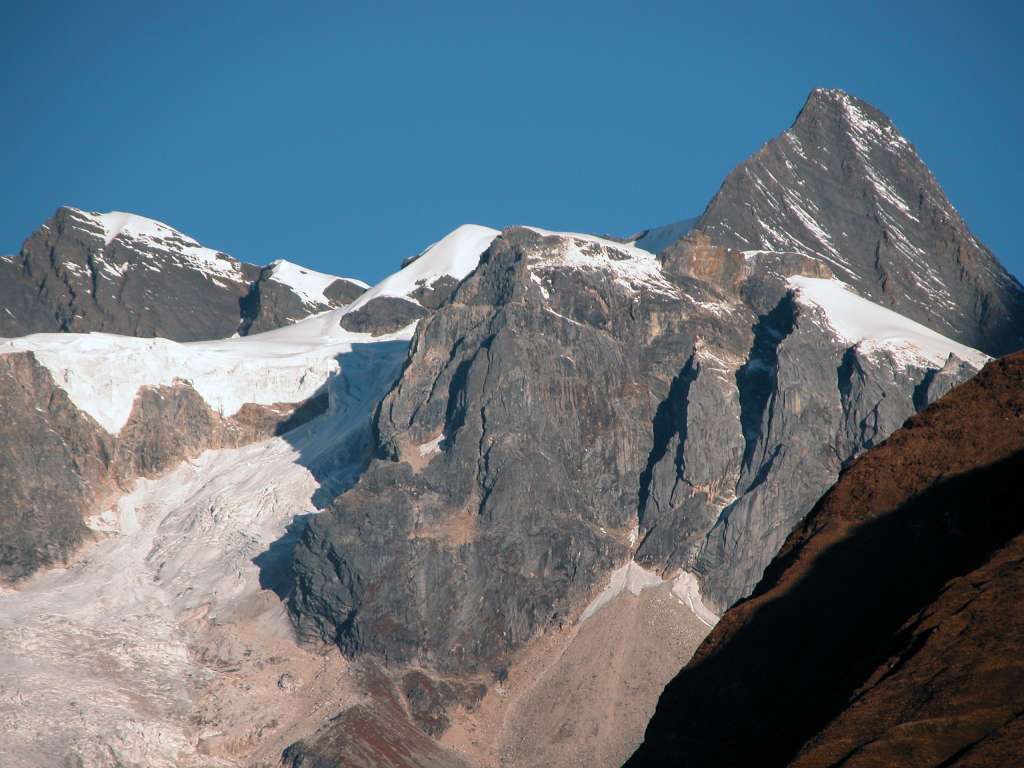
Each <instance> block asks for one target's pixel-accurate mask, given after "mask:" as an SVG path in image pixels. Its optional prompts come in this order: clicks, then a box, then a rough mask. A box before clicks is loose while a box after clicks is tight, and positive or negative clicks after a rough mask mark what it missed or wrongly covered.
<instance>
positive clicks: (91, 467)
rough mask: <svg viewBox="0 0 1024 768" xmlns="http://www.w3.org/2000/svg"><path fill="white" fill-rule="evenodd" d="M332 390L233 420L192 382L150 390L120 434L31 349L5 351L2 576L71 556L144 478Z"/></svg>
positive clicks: (227, 443) (269, 428) (248, 408)
mask: <svg viewBox="0 0 1024 768" xmlns="http://www.w3.org/2000/svg"><path fill="white" fill-rule="evenodd" d="M326 408H327V401H326V395H319V396H317V397H315V398H312V399H310V400H309V401H307V402H306V403H301V404H297V405H286V404H280V405H273V406H260V405H254V404H251V403H247V404H246V405H245V406H243V407H242V409H241V410H240V411H239V412H238V413H237V414H235V415H234V416H231V417H228V418H224V417H222V416H220V415H219V414H217V413H216V412H214V411H213V410H211V408H210V406H209V405H208V404H207V403H206V401H205V400H203V398H202V397H200V396H199V395H198V394H197V393H196V391H195V390H194V389H193V388H192V387H191V386H190V385H189V384H188V383H185V382H178V383H176V384H174V385H173V386H163V387H143V388H142V389H140V390H139V392H138V394H137V395H136V398H135V403H134V406H133V408H132V412H131V416H130V417H129V419H128V422H127V423H126V424H125V426H124V427H123V428H122V429H121V431H120V432H119V433H118V434H117V435H116V436H115V435H111V434H109V433H108V432H106V431H105V430H104V429H103V428H102V427H100V425H99V424H98V423H97V422H96V421H95V420H94V419H93V418H92V417H91V416H89V415H88V414H87V413H85V412H83V411H81V410H79V408H78V407H76V406H75V405H74V403H72V401H71V400H70V398H69V397H68V395H67V393H66V392H65V391H64V390H63V389H61V388H60V387H58V386H55V385H54V381H53V377H52V375H51V374H50V372H49V371H48V370H47V369H46V368H44V367H43V366H42V365H40V364H39V363H38V362H37V361H36V359H35V356H34V355H33V354H32V353H20V354H7V355H0V412H2V415H3V419H2V425H0V579H2V580H4V581H17V580H19V579H22V578H25V577H26V576H29V575H31V574H32V573H33V572H35V571H36V570H38V569H39V568H42V567H44V566H48V565H53V564H56V563H63V562H67V561H68V560H69V559H70V558H71V557H72V555H73V554H74V552H75V550H76V549H77V548H78V547H79V546H80V545H81V544H82V543H83V542H84V541H85V540H86V539H87V538H89V537H90V535H91V532H90V529H89V528H88V526H87V525H86V518H87V517H88V516H89V515H92V514H96V513H98V512H101V511H103V508H105V507H106V506H109V505H110V504H111V503H112V501H113V500H114V498H116V496H118V495H119V494H120V493H122V492H124V491H125V490H126V489H127V488H128V487H129V485H130V483H131V481H133V480H134V479H135V478H138V477H153V476H155V475H157V474H160V473H162V472H164V471H166V470H168V469H170V468H171V467H173V466H175V465H176V464H178V463H179V462H181V461H183V460H185V459H189V458H192V457H194V456H197V455H198V454H199V453H201V452H202V451H204V450H206V449H208V448H224V447H235V446H239V445H244V444H246V443H249V442H252V441H255V440H259V439H262V438H264V437H268V436H270V435H274V434H281V433H282V432H283V431H286V430H288V429H291V428H294V427H296V426H299V425H300V424H302V423H304V422H305V421H308V420H309V419H310V418H313V417H315V416H316V415H318V414H320V413H323V412H324V411H325V410H326Z"/></svg>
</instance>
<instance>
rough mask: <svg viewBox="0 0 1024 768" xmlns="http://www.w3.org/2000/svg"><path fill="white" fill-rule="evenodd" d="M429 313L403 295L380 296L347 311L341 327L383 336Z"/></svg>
mask: <svg viewBox="0 0 1024 768" xmlns="http://www.w3.org/2000/svg"><path fill="white" fill-rule="evenodd" d="M425 315H427V310H426V309H425V308H424V307H422V306H420V305H419V304H418V303H416V302H414V301H409V300H408V299H405V298H402V297H401V296H378V297H376V298H374V299H372V300H370V301H368V302H367V303H366V304H363V305H362V306H360V307H356V308H353V310H352V311H351V312H346V313H345V314H344V315H343V316H342V318H341V327H342V328H344V329H345V330H346V331H352V332H353V333H369V334H372V335H373V336H383V335H384V334H387V333H394V332H395V331H398V330H401V329H402V328H405V327H406V326H407V325H409V323H414V322H416V321H417V320H419V319H420V318H421V317H424V316H425Z"/></svg>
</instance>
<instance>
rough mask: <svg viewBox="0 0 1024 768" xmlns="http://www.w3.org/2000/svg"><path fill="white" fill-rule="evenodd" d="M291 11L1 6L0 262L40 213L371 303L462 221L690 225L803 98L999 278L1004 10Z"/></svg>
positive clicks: (1021, 170)
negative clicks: (184, 242)
mask: <svg viewBox="0 0 1024 768" xmlns="http://www.w3.org/2000/svg"><path fill="white" fill-rule="evenodd" d="M157 5H160V6H163V7H162V9H154V8H150V7H148V6H157ZM488 5H492V6H494V7H495V8H503V9H504V10H487V9H486V6H488ZM291 6H292V4H290V3H263V2H247V3H241V2H237V3H235V2H216V1H211V0H207V1H206V2H202V3H192V2H179V3H137V2H136V3H124V4H121V3H106V2H91V3H82V2H74V3H50V2H43V1H40V0H35V1H33V2H18V1H16V0H15V1H12V0H7V2H4V3H3V7H2V9H0V98H2V104H3V112H4V114H3V117H2V119H0V169H2V191H0V253H3V252H15V251H16V250H17V249H18V247H19V245H20V243H21V241H22V240H23V239H24V238H25V237H26V236H27V235H28V234H29V232H30V231H31V230H32V229H34V228H35V227H36V226H38V225H39V224H40V223H41V222H42V221H43V220H45V219H46V217H47V216H49V215H50V214H51V213H52V212H53V210H54V209H55V208H56V207H57V206H59V205H61V204H69V205H74V206H77V207H80V208H85V209H89V210H101V211H106V210H111V209H115V210H127V211H134V212H137V213H141V214H144V215H147V216H152V217H154V218H157V219H161V220H163V221H166V222H167V223H169V224H171V225H173V226H176V227H177V228H179V229H181V230H183V231H185V232H188V233H189V234H192V235H193V236H195V237H196V238H198V239H200V240H201V241H203V242H204V243H206V244H208V245H210V246H213V247H217V248H220V249H222V250H224V251H227V252H228V253H231V254H233V255H235V256H237V257H239V258H241V259H244V260H247V261H252V262H256V263H265V262H267V261H270V260H271V259H275V258H288V259H292V260H294V261H298V262H300V263H304V264H306V265H308V266H311V267H314V268H317V269H322V270H325V271H330V272H335V273H338V274H347V275H353V276H357V277H362V278H364V279H367V280H369V281H371V282H372V281H374V280H376V279H378V278H380V277H382V276H383V275H385V274H387V273H389V272H391V271H393V270H394V269H395V268H396V266H397V265H398V263H399V261H400V260H401V259H402V258H403V257H405V256H407V255H409V254H411V253H414V252H416V251H418V250H419V249H420V248H421V247H422V246H424V245H425V244H427V243H429V242H431V241H432V240H434V239H436V238H437V237H439V236H441V235H443V234H444V233H445V232H447V231H448V230H450V229H452V228H453V227H455V226H457V225H458V224H460V223H464V222H474V223H480V224H488V225H491V226H495V227H502V226H505V225H509V224H516V223H531V224H536V225H538V226H543V227H548V228H553V229H572V230H578V231H592V232H616V233H623V234H625V233H629V232H632V231H635V230H637V229H641V228H643V227H646V226H651V225H657V224H661V223H666V222H669V221H673V220H675V219H679V218H684V217H687V216H692V215H697V214H699V213H700V212H701V211H702V210H703V208H704V206H705V204H706V203H707V201H708V200H709V199H710V197H711V196H712V195H713V194H714V192H715V191H716V190H717V189H718V186H719V184H720V183H721V181H722V179H723V178H724V177H725V175H726V174H727V173H728V172H729V170H731V169H732V168H733V167H734V166H735V165H736V164H737V163H739V162H741V161H742V160H743V159H744V157H746V156H747V155H748V154H749V153H750V152H752V151H754V150H756V149H757V148H758V147H759V146H760V145H761V144H762V143H763V142H764V141H766V140H767V139H769V138H770V137H772V136H774V135H775V134H777V133H779V132H780V131H782V130H783V129H785V128H786V127H787V126H788V125H789V124H790V122H791V121H792V120H793V118H794V117H795V115H796V113H797V111H798V110H799V109H800V107H801V105H802V104H803V101H804V98H805V97H806V95H807V93H808V92H809V91H810V90H811V88H813V87H815V86H819V85H823V86H836V87H841V88H844V89H846V90H848V91H850V92H852V93H854V94H856V95H858V96H860V97H862V98H864V99H866V100H868V101H870V102H872V103H874V104H875V105H876V106H878V107H879V108H881V109H882V110H883V111H885V112H887V113H888V114H889V115H890V116H891V117H892V118H893V119H894V120H895V122H896V124H897V126H898V127H899V128H900V129H901V130H902V131H903V132H904V133H905V134H906V135H907V137H908V138H910V140H911V141H913V142H914V143H915V144H916V145H917V147H918V149H919V150H920V152H921V154H922V156H923V157H924V159H925V161H926V162H927V163H928V164H929V165H930V166H931V168H932V170H933V171H934V172H935V175H936V176H937V178H938V179H939V181H940V183H941V184H942V185H943V186H944V188H945V190H946V192H947V194H948V195H949V196H950V198H951V199H952V201H953V203H954V204H955V205H956V206H957V207H958V208H959V210H960V211H961V213H962V214H963V215H964V216H965V218H966V219H967V221H968V223H969V224H970V225H971V227H972V228H973V230H974V232H975V233H976V234H977V235H978V236H979V237H980V238H981V239H982V240H984V241H985V242H986V243H987V244H988V245H989V246H990V247H991V248H992V249H993V250H994V251H995V252H996V254H997V255H998V256H999V257H1000V258H1001V259H1002V261H1003V262H1004V263H1005V264H1006V265H1007V266H1009V267H1010V269H1011V270H1012V271H1014V272H1015V273H1016V274H1017V275H1018V276H1021V275H1024V251H1022V250H1021V248H1020V245H1019V241H1018V240H1019V236H1020V230H1021V226H1020V223H1021V211H1022V208H1024V204H1022V203H1024V201H1022V199H1021V198H1022V191H1021V190H1022V189H1024V187H1022V184H1021V179H1022V177H1024V159H1022V148H1021V144H1022V137H1024V79H1022V72H1024V69H1022V67H1024V65H1022V64H1021V53H1020V48H1019V45H1020V36H1021V33H1022V32H1024V12H1022V11H1021V10H1020V7H1019V5H1018V4H1016V3H1009V2H974V3H964V2H956V3H952V2H906V3H877V4H875V3H856V4H854V3H827V2H826V3H822V2H815V3H787V2H773V3H749V4H747V3H708V2H701V3H694V4H692V5H691V6H690V7H686V5H685V4H684V3H664V4H661V3H649V4H648V3H625V2H618V3H614V4H607V5H605V4H602V3H597V2H578V3H558V2H553V1H552V0H548V2H543V3H531V2H516V3H503V4H500V5H499V4H491V3H481V2H464V3H444V2H435V3H398V2H391V3H385V2H375V3H355V2H334V3H322V4H320V3H306V4H304V6H303V8H301V9H297V8H293V7H291ZM891 6H899V8H893V7H891Z"/></svg>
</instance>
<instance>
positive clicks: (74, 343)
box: [0, 310, 415, 434]
mask: <svg viewBox="0 0 1024 768" xmlns="http://www.w3.org/2000/svg"><path fill="white" fill-rule="evenodd" d="M343 311H344V310H332V311H330V312H325V313H322V314H320V315H315V316H313V317H309V318H306V319H305V320H302V321H300V322H298V323H295V324H294V325H289V326H285V327H284V328H278V329H275V330H273V331H267V332H266V333H260V334H255V335H252V336H244V337H236V338H231V339H223V340H218V341H197V342H189V343H185V344H182V343H178V342H175V341H169V340H167V339H159V338H154V339H142V338H136V337H132V336H117V335H114V334H107V333H84V334H79V333H41V334H33V335H31V336H23V337H20V338H17V339H5V340H0V354H3V353H8V352H32V353H34V354H35V356H36V359H37V360H38V361H39V362H40V363H41V364H42V365H43V366H45V367H46V368H47V369H48V370H49V371H50V373H51V374H52V375H53V378H54V381H55V382H56V383H57V384H58V386H60V387H61V388H63V389H64V390H65V391H67V393H68V396H69V397H70V398H71V400H72V402H74V404H75V405H77V406H78V407H79V408H80V409H81V410H83V411H85V412H86V413H88V414H89V415H90V416H92V417H93V418H94V419H96V421H97V422H98V423H99V424H100V426H102V427H103V428H104V429H105V430H107V431H108V432H110V433H111V434H117V433H119V432H120V431H121V429H122V428H123V427H124V425H125V423H126V422H127V421H128V417H129V416H130V415H131V410H132V406H133V404H134V402H135V395H136V393H137V392H138V391H139V388H140V387H143V386H161V385H169V384H172V383H174V382H175V381H178V380H181V381H187V382H189V383H190V384H191V385H192V387H193V388H194V389H195V390H196V391H197V392H198V393H199V394H200V396H202V398H203V399H204V400H206V402H207V403H208V404H209V405H210V407H211V408H213V410H215V411H217V412H218V413H220V414H221V415H223V416H231V415H233V414H235V413H237V412H238V410H239V409H240V408H241V407H242V406H243V405H244V404H245V403H256V404H259V405H272V404H274V403H297V402H301V401H302V400H305V399H306V398H308V397H311V396H312V395H314V394H316V392H317V391H318V390H319V389H320V388H321V387H322V386H323V385H324V384H325V382H326V381H327V379H328V378H329V377H331V376H333V375H334V374H336V373H337V372H338V370H339V367H340V364H339V362H338V361H339V359H340V358H341V357H342V356H344V355H346V354H349V353H351V352H352V350H353V347H354V346H355V345H359V344H367V343H371V342H373V343H376V342H384V341H407V340H408V339H410V338H411V337H412V333H413V330H414V328H415V324H411V325H409V326H408V327H406V328H403V329H402V330H400V331H398V332H396V333H393V334H390V335H386V336H376V337H374V336H370V334H366V333H351V332H349V331H346V330H344V329H342V328H341V326H340V325H338V321H339V319H340V317H341V313H342V312H343Z"/></svg>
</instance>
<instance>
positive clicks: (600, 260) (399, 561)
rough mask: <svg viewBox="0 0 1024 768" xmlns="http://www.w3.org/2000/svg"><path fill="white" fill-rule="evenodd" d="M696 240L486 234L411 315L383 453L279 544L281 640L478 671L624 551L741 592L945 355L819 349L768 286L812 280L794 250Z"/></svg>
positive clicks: (899, 416)
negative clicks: (915, 357) (453, 280)
mask: <svg viewBox="0 0 1024 768" xmlns="http://www.w3.org/2000/svg"><path fill="white" fill-rule="evenodd" d="M698 246H699V248H701V249H704V250H703V251H700V253H699V254H698V256H695V257H693V258H689V259H686V258H683V259H679V260H677V261H672V257H671V255H667V256H666V257H665V265H664V268H663V265H662V263H661V262H660V261H658V260H657V259H655V258H654V257H652V256H650V255H649V254H645V253H644V252H642V251H639V250H637V249H632V248H629V247H628V246H623V245H619V244H616V243H612V242H608V241H602V240H600V239H598V238H588V237H582V236H574V235H549V234H544V233H539V232H536V231H533V230H530V229H523V228H517V229H510V230H506V231H505V232H503V233H502V235H501V237H500V238H498V239H497V240H495V241H494V243H493V244H492V245H491V247H490V249H489V250H488V251H487V252H486V253H485V254H484V256H483V257H482V259H481V263H480V266H479V268H478V269H477V270H476V271H475V272H474V273H473V274H472V275H470V276H469V277H468V278H467V279H466V280H464V281H463V282H462V283H461V284H460V285H459V287H458V288H457V289H456V291H455V293H454V295H453V296H452V298H451V300H450V301H449V302H448V303H446V304H444V305H442V306H441V307H440V308H439V309H438V310H437V311H436V312H435V313H434V314H433V315H431V316H429V317H427V318H425V319H424V320H422V321H421V324H420V326H419V328H418V330H417V333H416V336H415V337H414V340H413V343H412V347H411V351H410V357H409V360H408V362H407V365H406V367H405V370H404V372H403V374H402V376H401V377H400V379H399V380H398V382H397V383H396V385H395V386H394V388H393V389H392V391H391V393H390V394H389V395H388V396H387V397H386V398H385V399H384V401H383V403H382V404H381V407H380V409H379V411H378V414H377V416H376V419H375V433H376V440H377V445H376V453H377V455H378V457H379V458H377V459H376V460H375V461H373V462H372V463H371V464H370V466H369V467H368V468H367V470H366V471H365V472H364V474H363V475H362V477H361V478H360V480H359V482H358V483H357V485H356V486H355V487H354V488H352V489H351V490H350V491H348V492H347V493H345V494H343V495H341V496H340V497H338V498H337V499H335V500H334V502H333V503H332V504H331V506H330V507H329V508H328V509H327V511H326V512H325V513H323V514H321V515H319V516H318V517H317V518H315V519H314V520H313V521H311V524H310V525H309V527H308V528H307V530H306V531H305V533H304V535H303V537H302V539H301V541H300V543H299V545H298V546H297V549H296V555H295V573H296V580H295V589H294V591H293V594H292V597H291V603H290V609H291V611H292V615H293V617H294V619H295V621H296V625H297V627H298V629H299V631H300V634H301V635H302V636H303V637H304V638H306V639H311V640H314V639H315V640H325V641H328V642H336V643H338V644H339V645H340V646H341V647H342V649H344V650H345V651H346V652H348V653H350V654H358V653H368V654H372V655H375V656H378V657H380V658H383V659H386V660H387V661H388V662H389V663H393V664H406V663H415V664H418V665H421V666H422V667H424V668H427V669H434V670H438V671H440V672H441V673H444V674H462V673H470V672H474V673H480V672H488V671H493V670H496V669H500V668H501V665H502V664H503V662H504V659H506V658H507V656H508V654H510V653H512V652H514V651H515V650H517V649H519V648H521V647H523V645H524V644H526V643H527V642H529V641H530V640H531V639H533V638H535V637H536V636H537V635H538V634H540V633H542V632H544V631H545V630H546V629H548V628H550V627H552V626H557V625H558V624H559V623H561V622H564V621H566V620H571V619H572V618H573V617H574V616H576V615H577V614H578V612H579V611H580V610H581V608H582V606H583V605H584V604H585V603H586V601H587V599H588V597H589V596H590V595H591V594H593V592H594V590H595V587H596V586H597V585H598V584H599V583H603V581H604V580H605V578H606V577H607V575H608V574H609V572H610V571H611V570H612V569H613V568H616V567H618V566H619V565H621V564H622V563H623V562H625V561H627V560H629V559H630V558H632V557H635V558H636V559H637V560H638V561H640V562H641V563H643V564H644V565H646V566H647V567H649V568H653V569H656V570H658V571H659V572H661V573H662V574H664V575H671V574H673V573H678V572H679V571H680V570H689V571H693V572H695V573H696V574H697V576H698V578H699V580H700V583H701V587H702V589H703V591H704V593H705V598H706V599H707V600H708V601H709V603H710V604H711V605H712V606H713V607H717V608H719V609H724V608H725V607H727V606H728V605H729V604H731V603H732V602H733V601H735V600H736V599H738V598H739V597H741V596H743V595H745V594H747V593H748V592H749V591H750V589H752V588H753V586H754V584H756V582H757V580H758V579H759V578H760V576H761V572H762V570H763V568H764V566H765V565H766V564H767V562H768V561H769V560H770V558H771V556H772V554H774V552H775V551H776V550H777V548H778V547H779V546H781V544H782V542H783V541H784V539H785V536H786V534H787V533H788V532H789V530H791V528H792V526H793V525H795V524H796V523H797V522H798V521H799V520H800V519H801V518H802V517H803V515H804V514H806V512H807V511H808V510H809V509H810V508H811V507H812V506H813V504H814V502H815V501H817V499H818V498H819V497H820V496H821V494H822V493H823V492H824V491H825V490H826V489H827V488H828V486H829V485H831V484H832V482H833V481H834V480H835V478H836V476H837V474H838V472H839V469H840V468H841V466H842V465H843V464H844V463H845V462H847V461H849V460H850V459H851V458H852V457H853V456H854V455H855V454H856V453H857V452H858V451H860V450H863V449H864V448H866V447H869V446H870V445H871V444H872V441H875V440H880V439H881V438H882V437H883V436H884V435H885V434H887V432H886V430H889V429H892V428H895V427H896V426H898V424H899V423H900V421H902V420H903V419H905V418H906V417H907V416H909V415H911V414H912V413H913V412H914V408H915V405H914V396H915V392H917V393H918V396H919V397H920V396H921V392H922V391H924V392H926V391H927V387H925V388H924V390H922V389H921V386H920V385H921V383H922V381H923V380H924V379H925V378H926V377H927V376H934V375H936V374H935V372H936V371H938V369H939V368H942V367H943V362H944V360H943V361H940V362H938V363H935V364H934V367H929V365H930V364H927V363H919V364H912V363H911V364H908V362H907V361H906V360H904V359H899V358H897V357H896V356H894V355H890V354H886V353H884V352H878V351H870V350H867V349H860V347H859V346H858V345H856V344H853V345H852V346H851V344H850V343H849V342H848V341H844V340H842V339H840V338H838V337H837V336H836V334H835V332H834V331H833V330H832V329H831V327H830V326H829V324H828V322H827V320H826V319H823V318H822V317H821V316H820V313H818V312H817V311H815V310H813V309H812V308H809V307H807V306H805V305H804V304H802V303H801V302H800V301H798V300H797V298H796V296H795V294H794V293H793V291H792V290H791V289H790V285H789V283H788V282H787V280H788V278H790V277H792V275H793V274H796V273H803V272H802V271H807V270H810V271H812V272H814V273H816V274H821V275H824V274H827V272H828V268H827V267H826V266H824V265H821V264H818V263H813V259H808V258H807V257H806V256H802V255H799V254H764V255H762V256H759V257H757V258H756V259H750V260H748V259H745V258H743V257H742V256H740V257H739V258H740V259H743V264H742V265H740V262H739V260H738V258H737V256H736V255H735V254H734V253H729V252H725V251H723V250H722V249H718V250H714V249H712V250H710V251H708V250H707V248H708V246H707V244H706V243H698ZM716 259H717V260H718V262H720V263H723V264H726V265H729V264H735V265H737V267H738V269H737V270H736V271H730V270H729V269H726V270H723V269H719V268H717V267H713V262H714V261H715V260H716ZM708 265H712V266H708ZM740 266H741V267H742V268H739V267H740ZM723 275H724V277H723ZM865 303H866V302H865ZM869 306H871V305H869ZM847 358H849V359H851V360H856V365H857V366H858V369H857V370H858V373H857V375H856V376H854V375H853V374H852V373H851V374H850V376H849V377H848V378H849V381H846V380H845V379H842V378H841V376H840V368H841V367H842V365H843V361H844V359H847ZM852 365H853V363H852V362H851V366H852ZM875 412H877V413H878V414H879V415H878V416H877V417H875V416H873V415H872V414H874V413H875Z"/></svg>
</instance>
